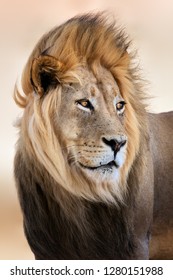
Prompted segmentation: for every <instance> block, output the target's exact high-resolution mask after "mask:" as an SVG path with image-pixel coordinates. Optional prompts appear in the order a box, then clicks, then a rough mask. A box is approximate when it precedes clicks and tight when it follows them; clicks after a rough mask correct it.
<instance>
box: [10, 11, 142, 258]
mask: <svg viewBox="0 0 173 280" xmlns="http://www.w3.org/2000/svg"><path fill="white" fill-rule="evenodd" d="M129 46H130V43H129V40H128V38H127V36H126V34H125V33H124V31H123V30H122V29H121V28H119V27H117V25H116V24H115V23H109V21H108V19H107V18H106V17H105V15H103V14H97V15H92V14H88V15H83V16H78V17H75V18H72V19H71V20H69V21H67V22H66V23H65V24H63V25H61V26H59V27H56V28H54V29H53V30H51V31H50V32H49V33H47V34H46V35H44V36H43V37H42V38H41V39H40V41H39V42H38V44H37V45H36V47H35V48H34V50H33V52H32V54H31V55H30V57H29V60H28V62H27V64H26V66H25V69H24V71H23V75H22V81H21V88H22V90H19V89H18V87H17V86H16V88H15V93H14V98H15V101H16V103H17V104H18V105H19V106H20V107H22V108H24V114H23V116H22V118H21V120H20V122H19V123H18V126H19V128H20V137H19V141H18V145H17V153H16V158H15V177H16V182H17V186H18V192H19V198H20V203H21V206H22V209H23V213H24V224H25V231H26V235H27V238H28V240H29V243H30V246H31V248H32V250H33V251H34V253H35V255H36V257H37V258H45V256H46V257H47V258H55V257H56V258H57V256H55V255H56V253H55V254H54V253H51V252H50V255H49V252H48V251H49V250H50V251H51V249H50V248H51V246H52V248H54V246H55V245H56V241H57V238H58V237H56V238H55V239H56V241H55V240H54V241H52V236H51V234H52V233H51V232H52V231H53V228H54V229H55V228H56V226H57V228H61V227H66V228H68V230H69V234H70V237H69V239H68V242H69V244H70V242H71V243H74V242H75V241H74V235H73V233H72V232H73V231H71V229H70V226H72V225H71V223H72V222H71V221H73V222H74V223H75V228H77V229H78V230H79V232H82V233H81V234H82V236H83V238H84V236H85V234H84V232H87V234H88V237H89V240H90V241H91V240H92V237H91V236H90V235H92V234H91V233H90V234H89V230H90V232H92V231H94V230H92V227H93V225H92V226H91V225H90V226H89V225H88V222H89V216H87V215H88V214H86V213H87V211H85V210H86V209H89V208H92V207H95V206H94V203H96V204H97V203H98V204H99V205H100V203H103V202H106V205H109V204H113V205H116V207H117V203H119V202H120V203H122V204H123V203H124V205H125V204H126V203H127V199H130V197H131V196H133V194H134V192H135V190H134V189H133V188H132V189H131V190H130V194H129V190H128V180H131V181H132V182H133V181H136V180H137V176H136V169H135V166H136V165H135V162H138V168H140V166H142V164H143V161H142V158H140V161H139V160H138V159H139V155H140V151H141V149H142V147H143V142H144V141H145V139H146V137H147V127H146V121H145V118H146V111H145V105H144V99H145V95H144V93H143V85H142V82H141V80H140V77H139V75H138V69H137V67H136V65H135V63H134V56H133V54H131V53H130V51H129ZM43 56H45V64H46V66H49V69H53V70H54V67H55V65H54V62H53V59H54V58H56V59H57V60H58V61H59V62H60V63H59V64H57V65H56V67H57V68H58V78H59V79H60V80H61V82H62V83H63V81H64V82H73V81H76V80H78V81H79V82H80V76H79V75H78V72H77V70H76V69H77V66H78V65H86V64H87V66H88V67H89V68H90V69H92V71H93V72H94V73H95V75H97V69H98V67H99V65H102V66H104V67H105V68H106V69H108V70H109V71H110V72H111V73H112V75H113V77H114V78H115V80H116V82H117V84H118V86H119V89H120V92H121V95H122V96H123V98H124V99H125V100H126V101H127V109H126V118H125V124H124V126H125V131H126V134H127V137H128V146H127V156H126V162H125V164H124V166H123V168H122V169H121V179H120V182H119V185H118V187H115V188H114V186H110V185H109V184H105V185H104V184H102V186H100V185H94V184H93V183H92V182H91V181H90V179H89V178H86V177H85V178H84V177H82V175H81V174H77V172H76V173H75V171H74V170H71V169H70V168H69V166H68V163H67V162H66V161H65V159H64V155H63V150H62V143H61V135H59V132H58V131H55V129H54V123H53V119H54V118H53V112H54V111H55V110H58V106H59V103H60V99H61V93H62V92H61V86H59V87H58V88H56V89H51V91H53V94H47V95H46V96H44V98H42V97H41V98H42V101H41V102H40V96H41V94H42V93H41V91H42V89H41V88H39V87H38V88H37V95H38V96H36V93H35V91H34V88H33V81H32V79H31V77H32V74H33V73H31V72H32V71H38V69H34V61H37V62H39V59H40V58H41V57H43ZM47 56H50V57H52V64H50V65H48V62H46V57H47ZM56 63H57V62H55V64H56ZM38 65H39V63H38ZM44 66H45V65H44V64H42V65H40V67H44ZM31 69H32V70H31ZM39 94H40V96H39ZM73 172H74V173H73ZM130 173H131V175H129V174H130ZM129 176H130V177H129ZM130 178H131V179H130ZM135 185H137V184H134V186H135ZM125 197H126V198H125ZM87 201H90V203H91V205H93V206H92V207H91V205H90V206H88V204H87ZM55 202H56V203H58V204H56V206H55ZM26 203H27V204H28V205H29V204H30V206H28V208H27V206H26ZM57 205H58V206H57ZM57 207H58V208H57ZM99 207H100V206H99ZM105 207H109V206H105ZM34 209H36V210H34ZM62 209H63V213H65V214H62ZM94 209H95V208H94ZM101 209H102V208H101ZM101 209H100V213H99V211H98V210H97V209H95V210H92V212H93V211H95V213H96V212H97V211H98V214H99V215H101V213H102V210H101ZM35 211H37V212H36V213H35ZM89 211H90V210H89ZM117 211H118V210H117ZM50 213H51V214H50ZM34 215H36V218H35V217H34ZM58 215H59V216H60V217H61V218H62V217H65V218H62V220H63V219H64V220H65V225H64V224H63V222H58V221H59V216H58ZM63 215H65V216H63ZM110 215H111V214H110ZM94 216H95V214H93V220H94ZM96 216H97V215H96ZM103 216H104V215H103ZM103 216H102V217H100V219H101V220H103V223H105V225H106V223H108V222H105V221H106V220H107V216H104V217H103ZM67 217H68V218H67ZM69 217H70V218H69ZM111 217H112V218H111V219H114V218H115V217H116V218H115V219H119V222H118V223H117V224H116V225H115V226H116V230H115V231H114V232H116V236H115V237H117V241H116V242H115V244H114V246H117V248H119V247H120V244H119V242H118V238H119V236H121V238H122V240H124V241H123V242H124V248H125V249H124V251H123V250H122V248H121V249H118V250H117V251H118V252H119V256H118V258H119V257H120V258H127V255H128V254H130V253H129V250H132V247H133V244H131V239H130V238H131V237H130V235H131V233H130V232H131V231H130V229H129V225H128V221H125V223H123V221H124V220H126V218H125V217H126V215H125V214H123V213H122V212H121V211H120V212H116V213H115V215H112V216H111ZM118 217H119V218H118ZM33 219H35V220H33ZM66 219H67V220H68V223H67V221H66ZM31 221H32V222H31ZM56 221H57V222H56ZM57 223H59V224H57ZM61 223H62V224H61ZM93 223H94V222H93ZM96 223H97V222H96ZM36 224H37V226H38V227H39V234H38V235H39V237H37V233H36V227H37V226H36ZM46 225H47V226H46ZM107 226H109V224H107ZM45 227H48V228H47V229H46V232H45V235H44V234H43V232H44V231H45ZM51 227H52V228H51ZM77 229H76V230H77ZM70 231H71V232H70ZM100 231H104V227H103V229H101V228H100ZM55 232H56V234H57V235H58V234H59V233H58V232H57V229H55ZM63 232H66V231H63ZM112 232H113V231H112ZM123 232H124V235H123ZM65 234H66V233H65ZM100 234H101V233H100ZM111 234H112V233H111V232H110V236H111ZM114 234H115V233H114ZM42 235H44V236H42ZM58 236H59V235H58ZM103 236H104V233H103ZM38 238H40V241H38V240H37V239H38ZM63 238H64V237H63V233H62V234H61V233H60V237H59V239H58V240H62V239H63ZM76 238H77V237H76ZM85 238H86V237H85ZM85 238H84V239H85ZM46 239H47V240H49V242H50V243H49V249H48V247H47V248H46V249H45V248H44V244H45V242H46V241H45V240H46ZM79 239H80V234H79V236H78V242H79V243H80V240H79ZM81 239H82V238H81ZM69 240H70V241H69ZM110 240H111V238H110ZM129 240H130V241H129ZM39 242H40V243H39ZM51 242H52V243H51ZM57 242H59V241H57ZM68 242H67V243H68ZM38 243H39V244H40V245H38ZM84 243H85V242H84ZM91 243H92V241H91ZM51 244H52V245H51ZM75 244H76V243H75ZM86 244H87V241H86ZM129 244H130V245H129ZM39 246H40V248H41V249H39ZM60 246H62V244H61V245H60ZM66 246H67V247H68V244H66ZM76 246H77V247H78V246H79V247H80V245H76ZM81 246H83V245H81ZM91 247H92V245H91ZM129 248H131V249H129ZM52 250H54V249H52ZM73 250H74V248H73ZM92 250H93V251H94V247H93V248H92ZM105 250H106V248H105ZM40 251H42V252H41V253H40ZM83 251H85V244H84V248H83ZM96 251H97V250H96ZM37 252H39V253H38V254H37ZM60 252H61V250H60ZM120 252H121V253H120ZM64 254H66V249H64ZM71 254H72V253H70V254H69V251H68V253H67V254H66V257H67V258H71V257H72V255H71ZM91 256H92V254H89V255H88V256H87V258H90V257H91ZM73 257H75V258H78V257H80V254H79V255H77V254H76V255H75V254H74V255H73ZM95 257H96V258H97V257H98V258H99V255H98V256H95ZM107 257H108V258H109V256H107ZM59 258H64V255H63V254H62V255H61V253H60V255H59Z"/></svg>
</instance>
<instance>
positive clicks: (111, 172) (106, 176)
mask: <svg viewBox="0 0 173 280" xmlns="http://www.w3.org/2000/svg"><path fill="white" fill-rule="evenodd" d="M79 165H80V168H81V169H82V171H83V172H84V173H85V174H86V175H87V176H89V177H90V178H91V179H92V180H94V181H99V180H100V181H104V180H106V181H109V180H110V181H112V180H118V177H119V166H118V165H117V164H116V162H115V161H111V162H109V163H108V164H105V165H101V166H94V167H93V166H86V165H83V164H81V163H79Z"/></svg>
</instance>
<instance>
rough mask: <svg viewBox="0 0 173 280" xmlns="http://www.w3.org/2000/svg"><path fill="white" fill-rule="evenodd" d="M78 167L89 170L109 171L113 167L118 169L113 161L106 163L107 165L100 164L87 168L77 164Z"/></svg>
mask: <svg viewBox="0 0 173 280" xmlns="http://www.w3.org/2000/svg"><path fill="white" fill-rule="evenodd" d="M79 165H80V166H81V167H82V168H85V169H89V170H93V171H94V170H105V171H106V170H111V169H113V168H114V167H115V168H118V167H119V166H118V164H116V162H115V161H110V162H108V163H107V164H100V165H98V166H87V165H84V164H82V163H81V162H79Z"/></svg>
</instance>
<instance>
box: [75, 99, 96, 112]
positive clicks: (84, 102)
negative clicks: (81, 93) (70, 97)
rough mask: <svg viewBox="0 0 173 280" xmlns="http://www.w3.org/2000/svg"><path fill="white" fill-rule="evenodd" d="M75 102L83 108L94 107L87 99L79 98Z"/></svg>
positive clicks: (91, 108)
mask: <svg viewBox="0 0 173 280" xmlns="http://www.w3.org/2000/svg"><path fill="white" fill-rule="evenodd" d="M76 104H77V105H79V106H82V107H83V108H84V109H89V110H93V109H94V107H93V105H92V104H91V102H90V101H89V100H87V99H81V100H77V101H76Z"/></svg>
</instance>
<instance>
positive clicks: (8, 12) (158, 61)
mask: <svg viewBox="0 0 173 280" xmlns="http://www.w3.org/2000/svg"><path fill="white" fill-rule="evenodd" d="M102 10H107V11H110V12H111V13H112V14H113V15H114V17H115V18H117V20H118V22H119V23H120V24H122V25H123V26H125V28H126V30H127V32H128V33H129V35H130V38H131V39H132V40H133V41H134V43H133V47H134V48H137V49H138V58H139V62H140V65H141V67H142V69H143V77H144V78H145V79H147V80H149V82H150V83H149V86H148V92H149V93H150V94H151V95H152V97H153V99H152V100H151V102H152V105H151V106H150V111H151V112H160V111H168V110H171V109H173V71H172V65H173V1H172V0H159V1H158V0H121V1H120V0H85V1H80V0H63V1H58V0H49V1H46V0H37V1H34V0H25V1H23V0H13V1H10V0H0V40H1V41H0V47H1V52H0V62H1V64H0V259H7V260H8V259H33V255H32V253H31V251H30V249H29V246H28V245H27V242H26V240H25V237H24V234H23V228H22V216H21V212H20V208H19V204H18V201H17V195H16V190H15V184H14V178H13V157H14V151H15V142H16V139H17V130H16V129H15V128H14V127H13V122H14V121H15V119H16V118H17V116H19V115H20V114H21V113H22V110H21V109H19V108H18V107H17V106H16V105H15V103H14V101H13V98H12V94H13V87H14V84H15V81H16V79H17V77H18V76H19V75H20V74H21V71H22V69H23V67H24V64H25V62H26V60H27V58H28V56H29V54H30V52H31V51H32V49H33V47H34V45H35V44H36V42H37V41H38V39H39V38H40V37H41V35H42V34H43V33H45V32H46V31H49V29H51V28H52V27H54V26H55V25H59V24H60V23H62V22H64V21H65V20H67V19H69V18H70V17H72V16H74V15H76V14H79V13H83V12H89V11H102Z"/></svg>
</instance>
